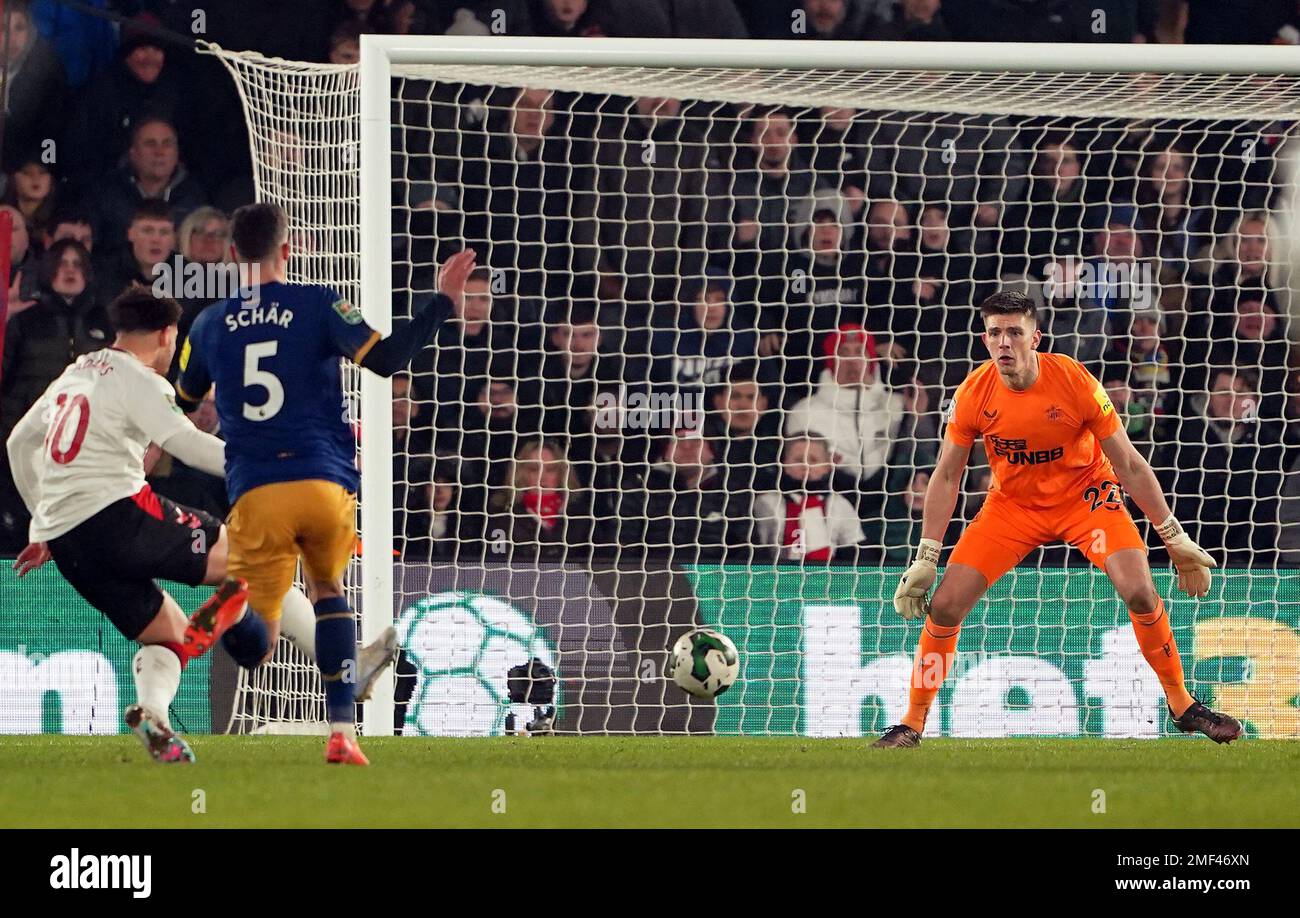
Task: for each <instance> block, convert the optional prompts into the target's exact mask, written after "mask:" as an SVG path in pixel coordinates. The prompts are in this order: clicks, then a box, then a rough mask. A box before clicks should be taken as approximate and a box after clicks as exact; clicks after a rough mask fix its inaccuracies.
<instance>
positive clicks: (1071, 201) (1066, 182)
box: [1003, 131, 1088, 281]
mask: <svg viewBox="0 0 1300 918" xmlns="http://www.w3.org/2000/svg"><path fill="white" fill-rule="evenodd" d="M1031 169H1032V171H1031V174H1030V177H1029V186H1028V197H1027V199H1026V200H1025V201H1024V202H1023V203H1016V204H1013V205H1012V206H1010V207H1009V208H1008V209H1007V217H1006V222H1005V228H1006V234H1005V236H1004V242H1003V260H1004V267H1003V270H1004V271H1005V272H1007V273H1009V274H1028V275H1029V276H1030V277H1031V278H1033V279H1034V280H1037V281H1042V280H1043V279H1044V278H1045V277H1047V276H1048V274H1047V272H1048V267H1049V265H1050V264H1051V262H1052V261H1054V260H1055V259H1056V258H1058V257H1074V258H1078V257H1081V256H1082V255H1083V248H1084V239H1083V228H1084V226H1085V224H1086V215H1087V204H1088V201H1087V200H1086V199H1085V197H1084V192H1085V187H1086V186H1085V183H1084V179H1083V169H1084V167H1083V157H1082V154H1081V151H1080V149H1079V146H1078V144H1077V143H1076V142H1075V140H1074V138H1073V137H1072V135H1070V134H1066V133H1063V132H1056V131H1048V132H1045V133H1044V134H1043V135H1042V138H1041V140H1039V141H1038V144H1037V148H1036V152H1035V153H1034V158H1033V165H1032V167H1031Z"/></svg>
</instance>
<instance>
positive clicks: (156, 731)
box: [125, 583, 194, 762]
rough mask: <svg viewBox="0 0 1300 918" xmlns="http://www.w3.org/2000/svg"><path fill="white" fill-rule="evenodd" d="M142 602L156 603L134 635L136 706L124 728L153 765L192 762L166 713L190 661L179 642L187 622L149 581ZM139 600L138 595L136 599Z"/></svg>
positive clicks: (183, 635)
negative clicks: (155, 607)
mask: <svg viewBox="0 0 1300 918" xmlns="http://www.w3.org/2000/svg"><path fill="white" fill-rule="evenodd" d="M149 586H150V587H152V590H144V589H143V588H141V593H142V594H143V593H146V592H147V593H150V594H152V595H150V598H149V599H148V603H149V604H150V605H152V604H154V603H157V612H156V613H155V614H154V616H153V618H152V620H150V621H149V623H148V624H147V625H146V626H145V627H144V628H143V629H142V630H141V631H140V632H139V634H137V635H136V636H135V640H137V641H139V643H140V649H139V650H138V651H136V654H135V659H134V660H133V661H132V664H131V674H132V677H133V678H134V680H135V695H136V703H135V704H133V705H130V706H128V707H127V709H126V714H125V720H126V725H127V726H128V727H129V728H130V729H131V732H132V733H134V734H135V735H136V736H137V737H138V738H139V740H140V742H141V743H143V744H144V748H145V749H146V750H147V751H148V752H149V755H150V756H152V757H153V759H154V761H156V762H192V761H194V753H193V751H192V750H191V749H190V747H189V744H188V743H186V742H185V740H184V739H182V738H181V737H179V736H177V735H176V733H175V732H174V731H173V730H172V725H171V720H170V718H169V717H168V709H169V708H170V707H171V703H172V700H173V699H174V698H175V697H176V692H177V690H178V689H179V688H180V684H181V673H182V672H183V671H184V669H185V666H186V664H187V663H188V662H189V661H190V659H192V657H191V656H190V655H189V654H187V653H185V651H184V649H183V646H182V645H183V642H184V639H185V628H186V625H187V624H188V620H187V619H186V617H185V613H184V612H182V611H181V607H180V606H179V605H177V603H176V600H174V599H172V597H171V596H170V595H169V594H167V593H165V592H163V591H162V590H159V589H158V587H157V586H155V585H154V584H152V583H150V584H149ZM143 599H144V597H143V595H141V600H143Z"/></svg>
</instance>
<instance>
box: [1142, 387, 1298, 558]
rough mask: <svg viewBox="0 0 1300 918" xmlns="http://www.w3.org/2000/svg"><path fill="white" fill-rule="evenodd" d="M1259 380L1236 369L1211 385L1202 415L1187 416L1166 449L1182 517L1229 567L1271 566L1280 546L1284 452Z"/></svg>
mask: <svg viewBox="0 0 1300 918" xmlns="http://www.w3.org/2000/svg"><path fill="white" fill-rule="evenodd" d="M1259 398H1260V395H1259V390H1258V388H1257V387H1256V384H1255V380H1254V379H1253V378H1251V377H1250V376H1248V375H1247V374H1246V373H1245V372H1243V371H1240V370H1236V369H1226V368H1225V369H1221V370H1217V371H1215V372H1214V374H1213V375H1212V377H1211V379H1210V389H1209V397H1208V398H1206V399H1205V400H1204V401H1203V402H1202V401H1201V400H1199V399H1197V400H1189V401H1191V407H1192V408H1195V407H1196V405H1197V404H1202V405H1203V408H1202V409H1201V411H1200V413H1199V415H1198V414H1191V413H1189V414H1188V415H1186V416H1184V417H1183V418H1182V419H1181V420H1180V421H1179V422H1178V423H1177V425H1176V426H1175V428H1174V430H1173V432H1172V435H1171V436H1170V437H1169V438H1168V439H1167V441H1166V442H1165V444H1164V445H1163V447H1162V448H1161V450H1160V454H1159V455H1160V459H1161V461H1160V462H1159V463H1158V468H1159V469H1160V471H1161V472H1162V473H1163V475H1164V479H1165V481H1164V485H1165V491H1166V493H1169V494H1171V495H1172V497H1173V499H1172V501H1171V504H1172V509H1173V512H1174V514H1175V515H1176V516H1177V517H1178V518H1179V519H1180V520H1185V521H1187V522H1186V523H1184V525H1185V526H1186V527H1187V529H1188V533H1189V534H1190V535H1191V536H1192V538H1193V539H1195V540H1196V542H1197V544H1199V545H1200V546H1201V547H1202V548H1205V549H1206V550H1207V551H1209V552H1210V553H1211V554H1214V555H1219V557H1220V558H1222V557H1223V556H1222V555H1221V554H1220V553H1221V552H1225V551H1226V552H1227V557H1226V566H1239V565H1243V564H1248V563H1256V564H1260V563H1262V564H1268V563H1270V560H1269V559H1270V558H1272V557H1274V556H1275V553H1276V547H1277V537H1278V531H1277V519H1278V494H1279V493H1280V489H1281V486H1282V471H1283V460H1284V451H1283V448H1282V443H1281V431H1280V429H1279V425H1278V424H1277V423H1276V422H1274V421H1270V420H1266V419H1261V418H1260V416H1259Z"/></svg>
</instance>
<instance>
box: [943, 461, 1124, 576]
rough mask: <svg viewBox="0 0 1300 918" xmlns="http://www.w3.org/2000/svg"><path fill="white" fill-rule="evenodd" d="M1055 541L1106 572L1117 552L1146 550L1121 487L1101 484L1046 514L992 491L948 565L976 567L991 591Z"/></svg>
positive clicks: (1043, 511)
mask: <svg viewBox="0 0 1300 918" xmlns="http://www.w3.org/2000/svg"><path fill="white" fill-rule="evenodd" d="M1052 542H1066V543H1068V544H1070V545H1073V546H1074V547H1075V548H1077V549H1079V551H1081V552H1083V553H1084V555H1085V556H1086V557H1087V558H1088V560H1089V561H1091V562H1092V563H1093V564H1095V565H1096V566H1097V567H1098V568H1100V569H1101V570H1103V571H1104V570H1106V559H1107V558H1108V557H1110V556H1111V555H1112V554H1114V553H1115V552H1117V551H1122V550H1124V549H1126V548H1140V549H1142V550H1143V551H1146V543H1145V542H1144V541H1143V540H1142V535H1141V533H1139V532H1138V529H1137V526H1136V525H1135V524H1134V522H1133V517H1131V516H1130V515H1129V512H1128V509H1127V508H1126V507H1125V506H1124V499H1123V495H1122V493H1121V491H1120V489H1119V485H1118V484H1117V483H1116V482H1113V481H1101V480H1098V481H1094V482H1093V483H1092V484H1090V485H1088V486H1086V487H1084V488H1083V489H1082V490H1081V492H1080V493H1078V494H1074V495H1071V498H1070V499H1069V500H1067V501H1066V502H1064V503H1062V504H1060V505H1058V506H1056V507H1051V508H1048V509H1044V510H1032V509H1029V508H1027V507H1022V506H1020V505H1019V504H1017V503H1016V502H1015V501H1013V500H1011V499H1010V498H1008V497H1004V496H1003V495H1002V493H1001V492H1000V491H990V492H989V495H988V497H987V498H986V499H985V500H984V506H983V507H981V508H980V511H979V513H977V514H975V519H973V520H972V521H971V523H970V525H969V526H967V527H966V530H965V531H964V532H963V533H962V534H961V538H960V539H958V540H957V545H956V547H954V548H953V550H952V556H951V557H950V558H949V559H948V563H949V564H965V565H967V566H968V567H973V568H975V569H976V570H978V571H979V572H980V573H982V574H983V575H984V579H985V580H987V581H988V584H989V586H992V585H993V584H994V583H996V582H997V581H998V580H999V579H1000V578H1001V577H1002V575H1003V574H1005V573H1006V572H1007V571H1009V570H1011V568H1013V567H1015V566H1016V565H1017V564H1019V563H1020V562H1021V561H1023V560H1024V558H1025V556H1026V555H1028V554H1029V553H1030V552H1031V551H1033V550H1034V549H1035V548H1038V547H1039V546H1040V545H1048V544H1051V543H1052Z"/></svg>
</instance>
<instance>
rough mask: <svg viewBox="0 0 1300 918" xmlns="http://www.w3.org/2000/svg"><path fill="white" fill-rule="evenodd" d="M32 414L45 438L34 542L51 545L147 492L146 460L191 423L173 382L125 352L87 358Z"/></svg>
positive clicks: (38, 467)
mask: <svg viewBox="0 0 1300 918" xmlns="http://www.w3.org/2000/svg"><path fill="white" fill-rule="evenodd" d="M33 410H39V411H40V415H39V417H40V419H41V421H42V426H44V428H45V440H44V444H43V446H42V448H41V452H40V456H39V458H38V459H37V462H36V471H37V473H38V474H39V477H40V490H39V493H40V499H39V501H38V503H37V505H36V507H35V509H34V510H33V512H32V525H31V534H30V536H29V537H30V539H31V540H32V541H33V542H45V541H48V540H50V539H53V538H56V537H58V536H61V535H63V534H64V533H66V532H69V531H70V530H72V529H74V528H76V526H78V525H79V524H80V523H83V522H85V521H86V520H88V519H90V518H91V517H92V516H94V515H95V514H96V513H98V512H99V511H100V510H103V509H104V508H105V507H107V506H108V505H109V504H111V503H113V502H114V501H118V500H121V499H122V498H124V497H130V496H132V495H133V494H135V493H137V492H138V491H139V490H140V489H141V488H143V487H144V486H145V479H144V454H145V451H146V450H147V449H148V448H149V444H150V443H158V444H162V443H165V442H166V441H167V439H168V438H169V437H172V436H173V435H175V434H176V433H178V432H180V431H183V430H185V429H187V428H189V427H192V426H193V425H192V424H191V423H190V421H189V419H188V418H187V417H185V415H184V413H182V411H181V409H180V407H179V406H178V405H177V404H176V393H175V390H174V389H172V385H171V383H169V382H168V381H167V380H166V379H164V378H163V377H161V376H159V375H158V374H157V373H155V372H154V371H153V370H152V369H150V368H149V367H147V366H145V365H144V364H143V363H141V362H140V361H139V360H137V359H136V358H135V357H133V356H132V355H130V354H128V353H127V352H126V351H120V350H117V349H115V348H105V349H104V350H101V351H94V352H92V353H89V354H85V355H83V356H81V357H79V358H78V359H77V362H76V363H74V364H72V365H71V366H69V367H68V368H67V369H66V370H64V371H63V374H62V375H61V376H60V377H59V378H58V379H56V380H55V381H54V382H52V383H50V386H49V388H48V389H46V390H45V394H44V395H43V396H42V397H41V399H40V401H38V402H37V404H36V407H35V408H34V409H33Z"/></svg>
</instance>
